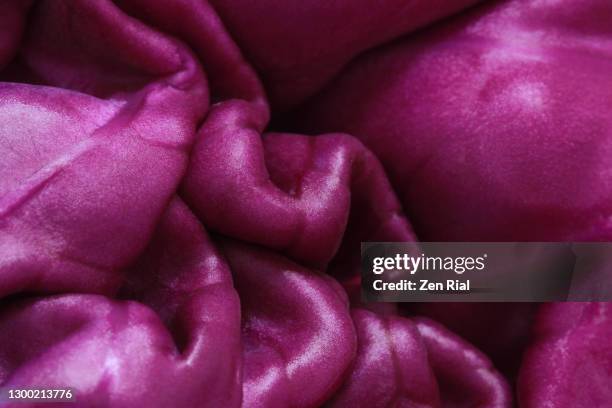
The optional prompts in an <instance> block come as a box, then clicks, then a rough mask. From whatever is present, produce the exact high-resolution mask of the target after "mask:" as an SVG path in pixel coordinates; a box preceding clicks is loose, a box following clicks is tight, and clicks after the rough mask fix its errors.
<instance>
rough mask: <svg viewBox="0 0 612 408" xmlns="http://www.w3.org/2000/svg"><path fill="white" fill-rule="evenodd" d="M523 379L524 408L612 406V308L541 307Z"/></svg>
mask: <svg viewBox="0 0 612 408" xmlns="http://www.w3.org/2000/svg"><path fill="white" fill-rule="evenodd" d="M534 332H535V333H534V341H533V343H532V344H531V346H530V348H529V349H528V351H527V354H526V356H525V358H524V360H523V365H522V367H521V373H520V376H519V385H518V386H519V388H518V395H519V400H520V403H521V407H526V408H531V407H533V408H535V407H543V406H545V407H551V408H561V407H576V408H583V407H584V408H586V407H605V406H607V405H609V404H610V401H612V389H611V388H610V384H611V383H612V357H611V356H612V344H611V343H610V338H611V336H612V305H611V304H610V303H559V304H547V305H544V306H542V308H541V312H540V314H539V316H538V318H537V320H536V322H535V324H534Z"/></svg>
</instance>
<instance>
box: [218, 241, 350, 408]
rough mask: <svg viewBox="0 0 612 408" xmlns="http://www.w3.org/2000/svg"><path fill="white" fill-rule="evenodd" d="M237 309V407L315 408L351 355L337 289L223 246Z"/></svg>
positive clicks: (283, 262)
mask: <svg viewBox="0 0 612 408" xmlns="http://www.w3.org/2000/svg"><path fill="white" fill-rule="evenodd" d="M222 247H223V252H224V254H225V255H226V257H227V261H228V263H229V265H230V267H231V269H232V273H233V276H234V282H235V285H236V290H237V291H238V294H239V295H240V302H241V308H242V346H243V353H244V378H243V402H242V405H243V406H244V407H316V406H320V405H321V404H322V403H323V402H324V401H326V400H327V399H328V398H329V397H330V396H331V395H332V393H333V392H334V391H335V390H336V388H337V387H338V386H339V385H340V382H341V381H342V378H343V375H344V373H345V371H346V370H347V368H348V367H349V365H350V363H351V361H352V359H353V357H354V355H355V349H356V342H355V330H354V327H353V323H352V321H351V317H350V314H349V309H348V301H347V299H346V295H345V294H344V293H343V291H342V288H341V287H340V285H338V283H336V282H335V281H334V280H333V279H331V278H330V277H328V276H326V275H323V274H320V273H317V272H315V271H312V270H308V269H305V268H303V267H301V266H298V265H297V264H295V263H293V262H291V261H289V260H287V259H286V258H284V257H282V256H279V255H277V254H275V253H272V252H269V251H264V250H261V249H256V248H254V247H251V246H246V245H244V244H239V243H236V242H227V241H223V245H222Z"/></svg>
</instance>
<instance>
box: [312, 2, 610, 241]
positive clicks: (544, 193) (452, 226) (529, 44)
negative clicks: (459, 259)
mask: <svg viewBox="0 0 612 408" xmlns="http://www.w3.org/2000/svg"><path fill="white" fill-rule="evenodd" d="M611 14H612V4H611V3H610V2H608V1H605V0H588V1H580V2H577V1H576V2H569V3H567V4H566V3H564V2H542V1H536V0H530V1H502V2H496V3H492V4H485V5H483V6H480V7H477V8H476V9H475V10H474V11H473V12H470V13H467V14H466V15H464V16H461V17H459V18H456V19H451V20H450V21H449V22H445V23H441V24H439V25H437V26H435V27H432V28H431V29H430V30H426V31H425V32H423V33H421V34H420V35H415V36H409V37H407V38H405V39H403V40H400V41H398V42H397V43H395V44H391V45H389V46H386V47H383V48H380V49H377V50H374V51H373V52H371V53H368V54H367V55H364V56H363V57H362V58H359V59H358V60H357V61H355V62H354V63H352V64H351V65H350V67H349V68H348V69H346V70H345V71H343V72H342V74H341V75H340V76H339V77H338V79H337V80H336V81H335V82H334V83H333V84H331V85H330V86H329V87H328V88H326V90H325V92H323V95H319V96H317V97H316V98H313V99H312V101H311V102H310V104H309V107H308V108H304V112H302V114H301V115H300V116H301V120H302V121H303V124H304V127H305V128H308V130H309V131H311V132H313V133H320V132H328V131H332V130H333V131H343V132H347V133H350V134H352V135H354V136H356V137H358V138H359V139H360V140H361V141H362V142H364V144H365V145H366V146H368V147H369V148H370V149H371V150H372V152H373V153H374V154H376V156H377V157H378V158H379V159H380V161H381V162H382V163H383V165H384V166H385V169H386V170H387V172H388V174H389V178H390V179H391V182H392V184H393V186H394V187H395V189H396V190H397V191H398V194H399V196H400V199H401V201H402V204H403V206H404V208H405V210H406V212H407V214H408V216H409V217H410V218H411V220H412V222H413V226H414V228H415V231H416V232H417V234H418V235H419V238H420V239H421V240H423V241H439V240H441V241H444V240H463V241H470V240H474V241H481V240H482V241H496V240H497V241H521V240H529V241H540V240H541V241H558V240H562V241H564V240H568V241H572V240H576V241H589V240H609V239H611V238H612V223H611V222H610V219H611V218H610V216H611V215H612V204H611V203H612V187H611V185H610V182H609V179H610V177H609V169H610V167H611V166H612V133H611V132H612V131H611V129H612V119H611V117H610V114H609V112H610V110H611V109H612V94H610V92H609V90H610V89H612V77H611V76H610V75H609V72H610V71H611V70H612V63H611V62H610V61H612V59H611V58H610V57H611V56H612V42H611V41H610V35H611V34H612V28H611V27H612V26H610V24H608V22H609V16H610V15H611Z"/></svg>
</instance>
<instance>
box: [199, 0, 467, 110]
mask: <svg viewBox="0 0 612 408" xmlns="http://www.w3.org/2000/svg"><path fill="white" fill-rule="evenodd" d="M211 3H213V4H214V6H215V9H216V10H217V11H218V12H219V15H220V16H221V18H222V19H223V21H224V22H225V24H226V25H227V27H228V29H229V31H230V32H231V34H232V35H233V37H234V38H235V39H236V42H237V43H238V45H239V46H240V47H241V48H242V49H243V50H244V52H245V54H246V55H247V56H248V57H249V60H250V61H251V62H252V63H253V65H254V66H255V67H256V68H257V70H258V71H259V73H260V74H261V77H262V80H263V82H264V83H265V85H266V90H267V92H268V95H269V97H270V99H271V103H272V105H273V107H274V108H275V109H276V110H277V111H279V110H280V111H282V110H287V109H288V108H289V107H292V106H295V105H296V104H298V103H300V102H301V101H303V100H304V99H305V98H307V97H309V96H312V95H314V94H315V93H316V92H317V91H318V90H320V89H321V88H322V87H323V86H324V85H325V84H326V83H327V82H328V81H329V80H330V79H331V78H332V77H334V76H335V75H336V74H337V73H338V72H340V70H341V69H342V67H343V66H344V65H345V64H346V63H347V62H349V61H350V60H351V59H352V58H353V57H355V56H357V55H358V54H360V53H361V52H363V51H365V50H366V49H368V48H372V47H375V46H376V45H379V44H382V43H384V42H386V41H390V40H392V39H394V38H397V37H399V36H401V35H403V34H406V33H409V32H411V31H414V30H416V29H418V28H421V27H424V26H427V25H429V24H431V23H432V22H434V21H436V20H438V19H440V18H442V17H445V16H448V15H450V14H453V13H456V12H458V11H460V10H461V9H464V8H466V7H468V6H471V5H473V4H475V3H477V0H451V1H448V0H447V1H440V0H436V1H431V0H429V1H410V2H405V1H398V0H385V1H383V2H378V3H377V4H376V6H375V7H372V4H371V3H370V2H368V1H362V0H359V1H355V0H350V1H335V2H318V1H284V2H275V1H257V2H252V1H248V0H246V1H245V0H230V1H227V0H223V1H219V0H212V1H211ZM357 27H358V28H357Z"/></svg>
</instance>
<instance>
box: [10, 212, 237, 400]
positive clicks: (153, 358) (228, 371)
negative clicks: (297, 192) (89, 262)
mask: <svg viewBox="0 0 612 408" xmlns="http://www.w3.org/2000/svg"><path fill="white" fill-rule="evenodd" d="M130 279H131V280H130V281H129V283H128V284H127V285H126V288H124V290H123V292H124V296H130V297H133V298H134V299H137V300H139V301H140V302H142V303H140V302H135V301H127V300H126V301H119V300H112V299H109V298H106V297H103V296H99V295H84V294H74V295H57V296H49V297H46V298H33V299H26V300H14V301H5V303H4V305H3V308H2V310H1V311H0V333H10V335H8V336H6V335H4V336H0V362H1V363H0V384H1V385H2V387H8V388H24V387H40V386H41V385H43V384H44V385H45V386H46V387H51V388H53V387H55V388H64V387H66V385H70V387H71V388H73V389H74V392H75V395H76V396H77V401H78V403H79V406H113V407H143V406H146V407H168V406H185V407H193V406H198V407H219V406H227V407H239V406H240V399H241V376H240V372H241V355H240V309H239V301H238V297H237V294H236V292H235V291H234V289H233V286H232V278H231V274H230V271H229V269H228V267H227V265H226V264H225V263H224V262H223V260H222V259H221V258H220V257H219V255H218V254H217V252H216V250H215V249H214V247H213V246H212V243H211V242H210V241H209V240H208V238H207V237H206V235H205V233H204V230H203V229H202V227H201V226H200V224H199V223H198V221H197V220H196V219H195V217H194V216H193V215H192V214H191V213H190V212H189V210H188V209H187V208H186V207H185V205H184V204H182V203H181V202H180V201H178V200H175V201H173V203H172V204H171V205H170V207H169V208H168V210H167V211H166V212H165V214H164V216H163V218H162V221H161V223H160V225H159V226H158V228H157V230H156V232H155V235H154V237H153V240H152V242H151V244H150V245H149V246H148V247H147V249H146V250H145V252H144V254H143V255H142V256H141V257H140V258H139V261H138V263H137V264H136V265H135V266H134V267H133V270H132V273H131V275H130ZM143 303H144V304H143ZM145 304H148V305H149V306H150V307H148V306H145ZM17 405H19V406H24V405H23V404H22V403H18V404H17Z"/></svg>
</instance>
